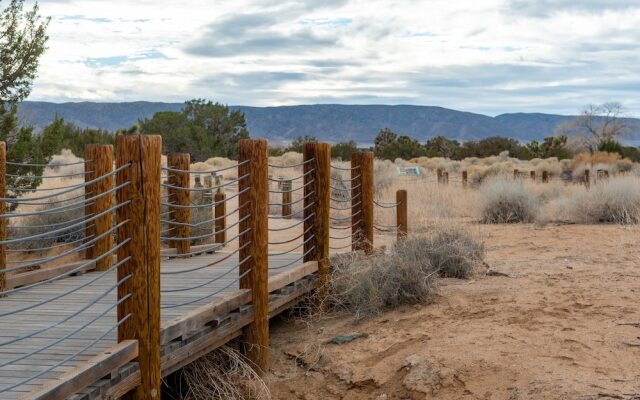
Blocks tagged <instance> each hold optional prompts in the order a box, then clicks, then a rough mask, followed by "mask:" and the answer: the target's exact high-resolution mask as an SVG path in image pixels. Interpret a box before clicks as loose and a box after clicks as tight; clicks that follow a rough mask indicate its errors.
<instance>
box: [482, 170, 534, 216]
mask: <svg viewBox="0 0 640 400" xmlns="http://www.w3.org/2000/svg"><path fill="white" fill-rule="evenodd" d="M480 191H481V193H482V195H483V196H482V200H481V203H480V210H481V211H480V214H481V218H480V221H481V222H482V223H485V224H496V223H498V224H504V223H518V222H533V221H534V220H535V219H536V217H537V216H538V213H539V211H540V202H539V200H538V198H537V197H536V196H535V193H534V192H533V190H531V186H530V185H529V184H528V183H525V182H523V181H521V180H514V179H509V178H504V177H499V178H495V179H493V180H491V181H489V182H488V183H486V184H484V185H482V187H481V189H480Z"/></svg>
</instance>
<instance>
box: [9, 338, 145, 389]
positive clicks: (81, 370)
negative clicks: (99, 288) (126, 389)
mask: <svg viewBox="0 0 640 400" xmlns="http://www.w3.org/2000/svg"><path fill="white" fill-rule="evenodd" d="M136 357H138V341H137V340H126V341H123V342H120V343H118V344H117V345H115V346H114V347H112V348H111V349H109V350H108V351H105V352H103V353H101V354H99V355H97V356H95V357H93V358H91V359H90V360H88V361H87V362H85V363H83V364H81V365H80V366H79V367H77V368H75V369H74V370H72V371H69V372H67V373H65V374H62V375H60V376H59V377H57V378H56V379H55V380H54V381H53V382H51V383H50V384H48V385H46V386H44V387H42V388H41V389H39V390H36V391H33V392H30V393H28V394H27V395H25V396H23V397H21V398H22V399H32V400H47V399H64V398H66V397H68V396H70V395H72V394H74V393H77V392H79V391H80V390H82V389H84V388H86V387H87V386H89V385H91V384H93V383H95V382H96V381H97V380H99V379H100V378H102V377H104V376H105V375H107V374H109V373H110V372H111V371H113V370H115V369H117V368H120V367H121V366H123V365H124V364H126V363H128V362H129V361H131V360H133V359H134V358H136Z"/></svg>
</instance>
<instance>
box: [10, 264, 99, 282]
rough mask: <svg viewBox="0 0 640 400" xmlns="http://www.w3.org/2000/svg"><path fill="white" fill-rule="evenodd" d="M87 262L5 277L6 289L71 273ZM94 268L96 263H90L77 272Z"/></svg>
mask: <svg viewBox="0 0 640 400" xmlns="http://www.w3.org/2000/svg"><path fill="white" fill-rule="evenodd" d="M87 261H88V260H82V261H75V262H72V263H69V264H65V265H58V266H55V267H49V268H43V269H37V270H35V271H29V272H23V273H20V274H15V275H11V276H9V277H7V286H6V288H7V289H14V288H17V287H20V286H25V285H30V284H32V283H36V282H41V281H44V280H47V279H50V278H53V277H56V276H60V275H62V274H65V273H67V272H69V271H73V270H74V269H76V268H78V267H79V266H81V265H82V264H84V263H86V262H87ZM95 268H96V263H95V262H91V263H89V264H88V265H87V266H86V267H85V268H82V269H81V270H79V271H78V272H87V271H91V270H93V269H95Z"/></svg>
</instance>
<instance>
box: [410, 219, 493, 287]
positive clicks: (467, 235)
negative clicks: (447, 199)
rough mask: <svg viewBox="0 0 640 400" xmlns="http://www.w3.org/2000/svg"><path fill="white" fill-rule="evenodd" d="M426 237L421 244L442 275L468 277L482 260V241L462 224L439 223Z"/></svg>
mask: <svg viewBox="0 0 640 400" xmlns="http://www.w3.org/2000/svg"><path fill="white" fill-rule="evenodd" d="M427 239H428V240H427V241H425V242H424V243H422V244H423V245H425V246H426V254H428V257H429V259H430V260H431V264H432V265H433V266H434V267H435V268H436V269H437V270H438V271H439V274H440V276H442V277H445V278H460V279H465V278H468V277H470V276H471V275H472V274H473V272H474V270H475V269H476V267H478V266H479V265H481V264H482V262H483V260H484V256H485V248H484V243H482V242H481V241H479V240H478V239H477V238H476V237H475V236H474V235H472V234H471V232H470V231H469V230H468V229H465V228H463V227H462V226H458V225H453V224H448V223H447V224H441V225H440V226H438V227H436V229H435V231H434V232H433V233H432V234H431V235H430V236H429V237H428V238H427Z"/></svg>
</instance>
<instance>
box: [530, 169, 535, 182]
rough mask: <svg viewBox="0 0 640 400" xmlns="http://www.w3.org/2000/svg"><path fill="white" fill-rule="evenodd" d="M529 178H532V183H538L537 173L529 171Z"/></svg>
mask: <svg viewBox="0 0 640 400" xmlns="http://www.w3.org/2000/svg"><path fill="white" fill-rule="evenodd" d="M529 177H530V178H531V181H533V183H535V182H536V171H529Z"/></svg>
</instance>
